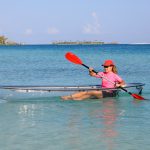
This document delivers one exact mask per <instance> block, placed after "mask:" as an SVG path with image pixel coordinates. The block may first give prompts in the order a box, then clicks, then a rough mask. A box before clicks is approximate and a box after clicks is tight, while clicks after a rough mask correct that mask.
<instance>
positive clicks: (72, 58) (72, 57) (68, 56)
mask: <svg viewBox="0 0 150 150" xmlns="http://www.w3.org/2000/svg"><path fill="white" fill-rule="evenodd" d="M65 57H66V59H68V60H69V61H71V62H72V63H74V64H78V65H82V64H83V63H82V60H81V59H80V58H79V57H77V56H76V55H75V54H73V53H71V52H67V53H66V55H65Z"/></svg>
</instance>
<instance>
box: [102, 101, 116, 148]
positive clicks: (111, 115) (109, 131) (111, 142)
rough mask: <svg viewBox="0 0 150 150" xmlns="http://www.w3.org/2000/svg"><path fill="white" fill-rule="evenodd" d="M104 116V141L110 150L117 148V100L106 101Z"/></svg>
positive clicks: (103, 109)
mask: <svg viewBox="0 0 150 150" xmlns="http://www.w3.org/2000/svg"><path fill="white" fill-rule="evenodd" d="M102 118H103V129H102V131H103V140H104V143H105V144H106V147H107V149H108V150H112V149H115V147H116V143H115V138H117V136H118V131H117V130H116V120H117V110H116V104H115V100H113V99H112V100H109V101H104V103H103V108H102Z"/></svg>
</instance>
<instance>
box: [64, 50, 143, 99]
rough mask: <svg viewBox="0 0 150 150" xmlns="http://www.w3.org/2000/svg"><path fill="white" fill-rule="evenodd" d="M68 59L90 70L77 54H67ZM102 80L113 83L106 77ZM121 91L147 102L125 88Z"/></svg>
mask: <svg viewBox="0 0 150 150" xmlns="http://www.w3.org/2000/svg"><path fill="white" fill-rule="evenodd" d="M65 57H66V59H67V60H69V61H70V62H72V63H74V64H77V65H82V66H84V67H85V68H87V69H89V67H88V66H87V65H85V64H84V63H83V62H82V60H81V59H80V58H79V57H78V56H76V55H75V54H73V53H72V52H67V53H66V55H65ZM93 72H94V73H96V74H97V73H98V72H97V71H95V70H93ZM102 78H105V79H106V80H107V81H109V82H111V81H110V80H108V79H107V78H106V77H102ZM111 83H112V84H114V83H113V82H111ZM119 88H120V89H122V90H123V91H125V92H127V93H128V94H130V95H131V96H132V97H133V98H135V99H138V100H145V98H144V97H142V96H140V95H138V94H135V93H131V92H129V91H127V90H126V89H125V88H123V87H121V86H120V87H119Z"/></svg>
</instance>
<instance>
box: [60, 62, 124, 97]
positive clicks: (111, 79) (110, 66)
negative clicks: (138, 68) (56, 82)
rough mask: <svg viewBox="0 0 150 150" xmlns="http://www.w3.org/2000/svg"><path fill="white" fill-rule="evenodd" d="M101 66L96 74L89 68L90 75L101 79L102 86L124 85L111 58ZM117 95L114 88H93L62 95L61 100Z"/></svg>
mask: <svg viewBox="0 0 150 150" xmlns="http://www.w3.org/2000/svg"><path fill="white" fill-rule="evenodd" d="M102 66H103V67H104V72H98V73H97V74H96V73H95V72H93V68H90V69H89V74H90V76H93V77H96V78H101V79H102V88H116V87H120V86H124V85H125V82H124V81H123V79H122V78H121V77H120V76H119V75H118V74H117V68H116V66H115V64H114V62H113V61H112V60H106V61H105V62H104V63H103V64H102ZM116 95H117V92H116V90H107V91H106V90H105V91H101V90H93V91H83V92H78V93H74V94H72V95H68V96H62V99H63V100H84V99H87V98H98V99H100V98H105V97H115V96H116Z"/></svg>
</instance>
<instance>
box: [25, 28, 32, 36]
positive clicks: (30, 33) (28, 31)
mask: <svg viewBox="0 0 150 150" xmlns="http://www.w3.org/2000/svg"><path fill="white" fill-rule="evenodd" d="M25 34H26V35H32V34H33V31H32V29H26V30H25Z"/></svg>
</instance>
